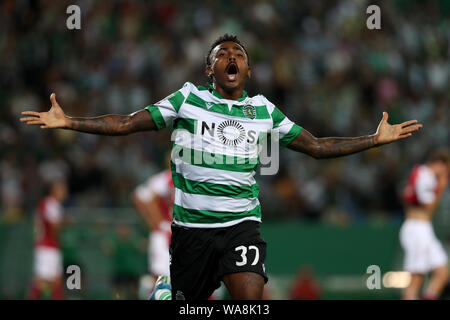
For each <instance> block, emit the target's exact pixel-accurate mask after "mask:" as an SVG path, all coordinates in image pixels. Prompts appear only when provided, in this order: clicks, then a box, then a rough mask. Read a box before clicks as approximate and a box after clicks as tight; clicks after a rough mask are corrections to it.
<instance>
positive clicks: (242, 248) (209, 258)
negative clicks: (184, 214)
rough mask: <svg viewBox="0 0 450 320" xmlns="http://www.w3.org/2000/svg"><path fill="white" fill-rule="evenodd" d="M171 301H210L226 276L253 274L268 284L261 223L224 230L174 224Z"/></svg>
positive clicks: (248, 223) (171, 250) (243, 223)
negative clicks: (179, 299)
mask: <svg viewBox="0 0 450 320" xmlns="http://www.w3.org/2000/svg"><path fill="white" fill-rule="evenodd" d="M169 251H170V279H171V284H172V299H176V297H177V293H178V295H180V294H182V295H183V297H184V299H186V300H200V299H208V298H209V297H210V296H211V294H212V293H213V292H214V290H215V289H217V288H219V287H220V281H221V280H222V278H223V276H224V275H225V274H229V273H236V272H254V273H258V274H260V275H261V276H263V277H264V281H265V282H267V280H268V278H267V275H266V271H265V267H264V261H265V259H266V242H265V241H264V240H263V239H262V238H261V237H260V233H259V222H257V221H243V222H241V223H238V224H236V225H234V226H231V227H224V228H186V227H181V226H177V225H174V224H172V241H171V243H170V249H169Z"/></svg>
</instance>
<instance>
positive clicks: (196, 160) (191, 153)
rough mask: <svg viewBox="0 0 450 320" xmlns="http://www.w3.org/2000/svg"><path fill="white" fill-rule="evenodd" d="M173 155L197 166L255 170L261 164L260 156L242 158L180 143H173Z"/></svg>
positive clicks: (243, 170)
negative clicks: (192, 147)
mask: <svg viewBox="0 0 450 320" xmlns="http://www.w3.org/2000/svg"><path fill="white" fill-rule="evenodd" d="M172 157H174V158H173V159H175V160H176V161H180V160H181V161H183V162H186V163H189V164H192V165H195V166H200V167H205V168H211V169H220V170H229V171H237V172H252V171H255V170H256V168H257V166H258V164H259V159H258V158H241V157H235V156H229V155H224V154H211V153H209V152H203V151H201V150H197V149H191V148H188V147H185V146H180V145H178V144H174V145H173V148H172Z"/></svg>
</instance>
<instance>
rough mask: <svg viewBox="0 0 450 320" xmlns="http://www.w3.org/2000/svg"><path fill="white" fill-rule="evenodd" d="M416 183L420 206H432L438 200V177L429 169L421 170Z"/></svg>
mask: <svg viewBox="0 0 450 320" xmlns="http://www.w3.org/2000/svg"><path fill="white" fill-rule="evenodd" d="M421 169H422V170H420V172H419V175H418V177H417V180H416V183H415V189H416V190H415V191H416V194H417V200H418V202H419V203H420V204H431V203H433V202H434V201H435V200H436V185H437V181H436V177H435V176H434V174H433V172H432V171H431V170H429V169H427V168H423V167H422V168H421Z"/></svg>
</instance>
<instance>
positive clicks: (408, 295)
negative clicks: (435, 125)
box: [400, 150, 450, 299]
mask: <svg viewBox="0 0 450 320" xmlns="http://www.w3.org/2000/svg"><path fill="white" fill-rule="evenodd" d="M449 174H450V153H449V150H438V151H435V152H433V153H432V154H431V156H430V158H429V159H428V161H427V162H426V163H425V164H420V165H417V166H415V167H414V168H413V170H412V172H411V174H410V176H409V180H408V184H407V186H406V188H405V189H404V191H403V202H404V205H405V215H406V220H405V221H404V223H403V225H402V227H401V229H400V242H401V245H402V247H403V250H404V252H405V258H404V269H405V270H406V271H408V272H410V273H411V282H410V284H409V286H408V287H407V288H406V289H405V290H404V291H403V294H402V298H403V299H418V298H419V292H420V289H421V287H422V284H423V280H424V276H425V275H426V274H427V273H428V272H432V276H431V279H430V282H429V284H428V287H427V288H426V290H425V292H424V295H423V297H422V298H423V299H438V298H439V296H440V294H441V292H442V290H443V288H444V287H445V285H446V283H447V281H448V263H447V260H448V258H447V254H446V253H445V251H444V248H443V247H442V245H441V243H440V242H439V240H438V239H437V238H436V236H435V234H434V231H433V226H432V224H431V220H432V217H433V213H434V212H435V209H436V207H437V206H438V204H439V202H440V200H441V198H442V195H443V194H444V193H445V189H446V188H447V186H448V181H449Z"/></svg>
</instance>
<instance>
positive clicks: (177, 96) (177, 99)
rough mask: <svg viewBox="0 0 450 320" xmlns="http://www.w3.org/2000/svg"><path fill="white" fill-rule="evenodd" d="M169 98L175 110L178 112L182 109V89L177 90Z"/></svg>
mask: <svg viewBox="0 0 450 320" xmlns="http://www.w3.org/2000/svg"><path fill="white" fill-rule="evenodd" d="M168 100H169V102H170V103H171V104H172V106H173V108H174V109H175V111H176V112H178V111H179V110H180V107H181V105H182V104H183V102H184V96H183V94H182V93H181V92H180V91H177V92H175V93H174V95H173V96H172V97H170V98H169V99H168Z"/></svg>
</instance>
